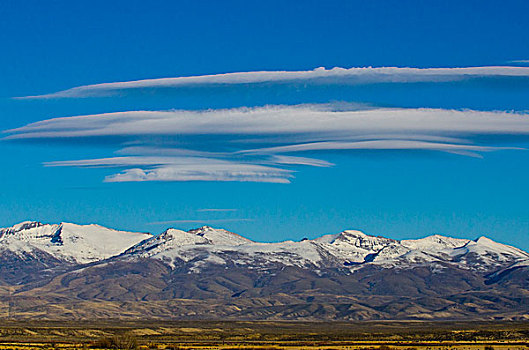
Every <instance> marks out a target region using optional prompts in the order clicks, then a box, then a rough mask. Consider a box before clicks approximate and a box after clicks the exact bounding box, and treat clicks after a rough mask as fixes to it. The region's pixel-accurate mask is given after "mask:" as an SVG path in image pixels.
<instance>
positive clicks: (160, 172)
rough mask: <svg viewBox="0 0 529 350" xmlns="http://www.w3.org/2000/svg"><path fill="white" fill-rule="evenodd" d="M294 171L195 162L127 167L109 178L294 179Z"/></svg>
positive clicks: (172, 179) (118, 179) (187, 179)
mask: <svg viewBox="0 0 529 350" xmlns="http://www.w3.org/2000/svg"><path fill="white" fill-rule="evenodd" d="M289 177H292V175H291V174H290V171H288V170H284V169H275V168H271V167H265V166H261V165H253V164H214V165H212V164H208V165H201V164H194V165H180V166H171V165H167V166H161V167H157V168H153V169H140V168H133V169H126V170H124V171H122V172H120V173H117V174H113V175H109V176H107V177H106V178H105V182H144V181H239V182H271V183H290V181H289V180H288V178H289Z"/></svg>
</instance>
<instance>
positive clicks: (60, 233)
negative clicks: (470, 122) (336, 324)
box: [0, 222, 529, 271]
mask: <svg viewBox="0 0 529 350" xmlns="http://www.w3.org/2000/svg"><path fill="white" fill-rule="evenodd" d="M2 250H4V251H6V250H7V251H10V252H14V253H16V254H19V255H20V256H21V257H23V258H24V259H26V258H27V257H28V256H29V257H31V256H34V257H35V258H38V256H39V255H38V254H37V253H39V252H44V253H47V254H49V255H51V256H53V257H54V258H56V259H58V260H61V261H66V262H70V263H80V264H84V263H89V262H96V261H100V260H104V259H108V258H111V257H116V256H119V259H138V258H152V259H158V260H162V261H164V262H165V263H167V264H168V265H170V266H172V267H176V266H177V265H182V264H185V265H186V266H187V267H188V268H189V269H190V270H191V271H199V270H200V269H201V268H203V267H204V266H207V265H209V264H214V265H221V266H226V267H228V266H240V267H246V268H250V269H263V268H264V269H266V268H269V267H273V266H298V267H303V268H311V269H314V270H319V269H324V268H341V269H350V270H355V269H358V268H360V267H362V266H366V265H377V266H381V267H387V268H407V267H410V266H417V265H427V266H432V267H436V268H437V267H442V266H446V265H447V264H450V265H453V266H455V267H458V268H463V269H472V270H476V271H495V270H498V269H499V268H506V267H508V266H511V265H513V264H524V263H528V264H529V254H528V253H526V252H524V251H522V250H520V249H517V248H514V247H511V246H507V245H504V244H501V243H497V242H494V241H492V240H490V239H488V238H485V237H480V238H479V239H477V240H475V241H471V240H467V239H459V238H451V237H445V236H441V235H433V236H428V237H425V238H421V239H410V240H401V241H398V240H394V239H389V238H385V237H375V236H370V235H366V234H365V233H362V232H360V231H355V230H346V231H343V232H341V233H339V234H329V235H325V236H321V237H319V238H316V239H313V240H308V239H304V240H302V241H299V242H294V241H284V242H277V243H260V242H254V241H251V240H249V239H247V238H244V237H242V236H240V235H238V234H235V233H232V232H229V231H226V230H222V229H214V228H212V227H209V226H203V227H201V228H198V229H195V230H190V231H187V232H186V231H182V230H177V229H168V230H166V231H165V232H163V233H161V234H160V235H156V236H153V235H150V234H145V233H133V232H123V231H116V230H112V229H108V228H105V227H102V226H98V225H75V224H69V223H61V224H58V225H44V224H41V223H38V222H23V223H20V224H17V225H14V226H13V227H10V228H6V229H0V251H2Z"/></svg>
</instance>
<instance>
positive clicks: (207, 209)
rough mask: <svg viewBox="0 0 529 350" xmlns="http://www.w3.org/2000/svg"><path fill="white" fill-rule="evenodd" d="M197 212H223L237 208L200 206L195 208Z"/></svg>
mask: <svg viewBox="0 0 529 350" xmlns="http://www.w3.org/2000/svg"><path fill="white" fill-rule="evenodd" d="M197 211H198V212H200V213H202V212H206V213H217V212H219V213H224V212H234V211H237V209H230V208H202V209H197Z"/></svg>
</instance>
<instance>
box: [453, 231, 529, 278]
mask: <svg viewBox="0 0 529 350" xmlns="http://www.w3.org/2000/svg"><path fill="white" fill-rule="evenodd" d="M451 255H452V256H453V258H454V260H456V261H458V262H459V263H460V264H464V265H467V266H472V267H476V268H477V269H481V270H485V269H486V268H487V267H489V268H490V267H491V266H502V265H505V264H511V263H515V262H519V261H523V260H528V259H529V254H528V253H527V252H524V251H523V250H520V249H518V248H515V247H511V246H509V245H505V244H501V243H498V242H495V241H493V240H491V239H489V238H487V237H479V238H478V239H476V240H473V241H468V243H467V244H465V245H464V246H462V247H460V248H456V249H454V250H453V251H452V252H451Z"/></svg>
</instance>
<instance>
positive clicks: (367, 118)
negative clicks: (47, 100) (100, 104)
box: [6, 105, 529, 140]
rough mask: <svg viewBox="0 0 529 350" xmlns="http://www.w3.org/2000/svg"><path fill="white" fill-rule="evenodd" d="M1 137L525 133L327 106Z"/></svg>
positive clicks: (514, 124)
mask: <svg viewBox="0 0 529 350" xmlns="http://www.w3.org/2000/svg"><path fill="white" fill-rule="evenodd" d="M7 132H8V133H11V135H9V136H7V137H6V139H34V138H75V137H94V136H126V137H142V136H157V135H158V136H161V135H169V136H185V135H195V136H201V135H237V139H240V138H241V137H240V136H241V135H247V136H252V135H257V136H261V137H263V136H265V137H270V136H273V137H277V136H279V135H307V136H310V137H309V138H311V139H312V138H317V137H320V138H321V139H322V140H326V139H328V138H329V137H332V138H333V139H340V138H341V139H351V138H355V137H363V138H365V136H366V135H378V136H377V137H380V136H383V135H394V134H402V135H409V136H411V137H413V138H417V136H420V135H424V136H426V137H432V136H434V137H445V136H452V137H453V136H454V135H466V134H488V133H491V134H528V133H529V115H528V114H524V113H507V112H483V111H473V110H446V109H431V108H415V109H413V108H411V109H406V108H377V109H364V110H351V111H344V110H338V111H336V110H332V108H331V107H330V106H329V105H299V106H265V107H256V108H236V109H222V110H206V111H185V110H176V111H131V112H117V113H107V114H94V115H85V116H76V117H68V118H54V119H48V120H44V121H40V122H37V123H33V124H29V125H26V126H23V127H21V128H17V129H12V130H8V131H7Z"/></svg>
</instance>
